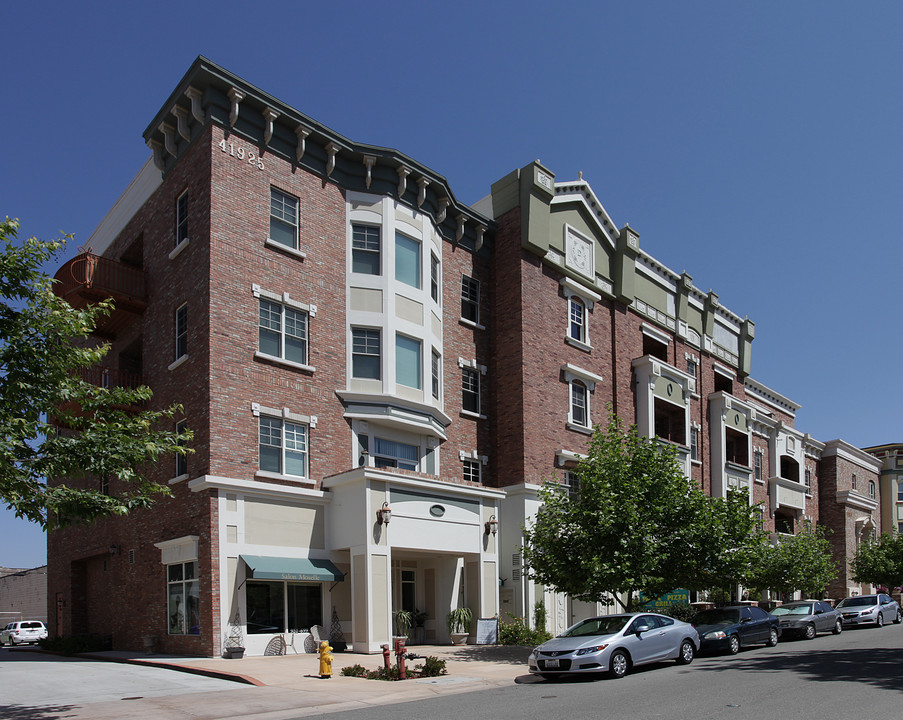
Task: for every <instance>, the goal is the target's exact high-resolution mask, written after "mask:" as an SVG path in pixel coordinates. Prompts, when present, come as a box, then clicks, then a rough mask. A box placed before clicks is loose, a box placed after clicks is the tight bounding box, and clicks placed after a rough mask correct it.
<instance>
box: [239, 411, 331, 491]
mask: <svg viewBox="0 0 903 720" xmlns="http://www.w3.org/2000/svg"><path fill="white" fill-rule="evenodd" d="M251 412H252V414H253V415H254V417H255V418H257V451H258V458H257V471H256V473H255V476H256V477H262V478H271V479H285V480H292V481H294V482H299V481H301V482H312V480H311V479H310V475H311V468H310V459H311V452H310V448H311V430H312V429H315V428H316V427H317V416H316V415H310V416H308V415H301V414H299V413H295V412H292V411H291V410H290V409H289V408H271V407H266V406H264V405H261V404H259V403H251ZM261 418H267V419H268V420H270V421H273V420H275V421H278V422H279V423H280V427H279V445H272V444H268V445H267V447H278V448H279V449H280V455H279V471H278V472H277V471H273V470H264V469H262V467H261V464H260V448H261V447H262V446H263V441H262V424H261ZM286 424H290V425H292V426H294V427H303V428H304V445H305V447H304V450H303V451H301V452H299V451H297V450H295V452H299V454H303V456H304V472H305V474H304V475H293V474H289V473H286V472H285V468H286V462H285V460H286V452H287V451H289V449H288V448H287V447H286V441H285V428H286Z"/></svg>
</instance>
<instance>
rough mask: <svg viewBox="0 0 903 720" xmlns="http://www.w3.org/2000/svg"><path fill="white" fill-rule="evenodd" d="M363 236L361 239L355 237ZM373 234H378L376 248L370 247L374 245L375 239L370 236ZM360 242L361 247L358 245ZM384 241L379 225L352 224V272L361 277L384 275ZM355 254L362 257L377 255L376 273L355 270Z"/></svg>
mask: <svg viewBox="0 0 903 720" xmlns="http://www.w3.org/2000/svg"><path fill="white" fill-rule="evenodd" d="M358 231H359V232H360V234H361V237H360V238H356V237H355V235H356V234H357V233H358ZM372 232H375V233H376V247H375V248H373V247H370V245H372V243H373V238H372V237H371V236H370V235H371V233H372ZM358 242H359V246H358V245H357V243H358ZM382 250H383V241H382V227H380V226H379V225H371V224H369V223H359V222H353V223H351V272H353V273H357V274H359V275H372V276H374V277H376V276H379V275H382V257H383V252H382ZM355 254H361V255H362V257H365V256H367V255H375V256H376V272H375V273H372V272H362V271H360V270H355V269H354V257H355Z"/></svg>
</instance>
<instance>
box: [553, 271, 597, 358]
mask: <svg viewBox="0 0 903 720" xmlns="http://www.w3.org/2000/svg"><path fill="white" fill-rule="evenodd" d="M558 282H559V284H560V285H561V289H562V292H563V293H564V296H565V298H567V301H568V305H567V308H568V309H567V313H568V314H567V324H566V326H565V333H564V340H565V342H566V343H568V345H573V346H574V347H576V348H579V349H580V350H583V351H584V352H591V351H592V349H593V346H592V343H591V342H590V332H589V315H590V313H591V312H592V310H593V308H594V307H595V304H596V303H597V302H599V301H600V300H602V296H601V295H600V294H599V293H597V292H593V291H592V290H590V289H589V288H587V287H585V286H584V285H581V284H580V283H578V282H576V281H575V280H572V279H571V278H569V277H563V278H561V280H559V281H558ZM575 301H577V302H580V303H581V304H582V305H583V337H582V338H580V339H578V338H575V337H572V336H571V308H572V303H573V302H575Z"/></svg>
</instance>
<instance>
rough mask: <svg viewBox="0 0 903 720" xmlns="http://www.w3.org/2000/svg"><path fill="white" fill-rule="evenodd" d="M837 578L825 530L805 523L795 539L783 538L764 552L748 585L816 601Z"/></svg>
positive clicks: (753, 569) (753, 568)
mask: <svg viewBox="0 0 903 720" xmlns="http://www.w3.org/2000/svg"><path fill="white" fill-rule="evenodd" d="M836 577H837V565H836V563H835V562H834V559H833V558H832V556H831V544H830V543H829V542H828V539H827V537H825V530H824V528H822V527H820V526H814V525H812V523H810V522H808V521H807V522H806V523H805V524H804V525H803V528H802V529H801V530H800V531H799V532H798V533H797V534H796V535H787V536H782V537H781V541H780V542H779V543H778V544H777V545H775V546H773V547H765V548H764V550H763V552H762V553H761V555H760V556H759V559H758V561H756V562H755V563H754V565H753V567H752V569H751V572H750V576H749V584H750V585H751V586H753V587H757V588H760V589H770V590H776V591H778V592H780V593H783V594H786V595H789V594H790V593H792V592H794V591H796V590H799V591H800V592H802V594H803V596H804V597H817V596H820V595H821V594H822V593H823V592H824V591H825V588H826V587H827V586H828V583H830V582H831V581H832V580H834V578H836Z"/></svg>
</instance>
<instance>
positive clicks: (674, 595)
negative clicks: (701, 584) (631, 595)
mask: <svg viewBox="0 0 903 720" xmlns="http://www.w3.org/2000/svg"><path fill="white" fill-rule="evenodd" d="M689 604H690V591H689V590H684V589H683V588H678V589H677V590H672V591H671V592H669V593H665V594H664V595H662V596H661V597H657V598H652V599H651V600H650V599H648V598H647V597H646V596H645V595H644V594H643V593H640V607H641V608H643V609H644V610H664V609H665V608H666V607H668V606H669V605H689Z"/></svg>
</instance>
